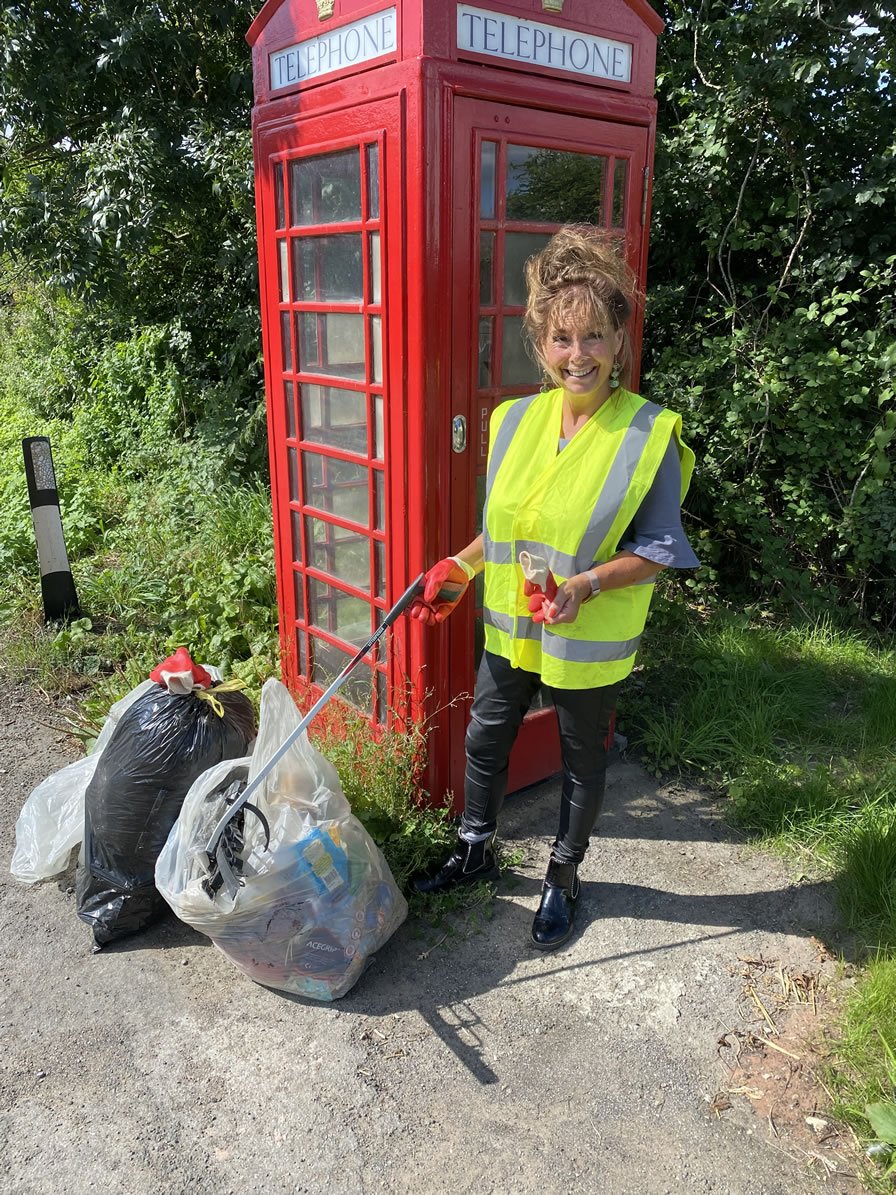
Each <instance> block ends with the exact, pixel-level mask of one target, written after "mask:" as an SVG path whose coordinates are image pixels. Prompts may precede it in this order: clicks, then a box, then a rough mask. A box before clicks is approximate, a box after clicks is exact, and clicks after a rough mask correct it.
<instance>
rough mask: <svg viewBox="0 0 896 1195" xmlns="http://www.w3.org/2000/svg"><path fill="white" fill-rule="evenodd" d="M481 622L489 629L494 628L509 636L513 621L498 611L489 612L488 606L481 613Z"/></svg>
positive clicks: (507, 615)
mask: <svg viewBox="0 0 896 1195" xmlns="http://www.w3.org/2000/svg"><path fill="white" fill-rule="evenodd" d="M482 621H483V622H484V623H485V624H486V626H489V627H495V628H496V629H497V630H499V631H503V632H504V634H505V635H509V634H510V633H511V631H512V630H513V620H512V619H511V617H510V615H509V614H502V613H501V612H500V611H499V610H490V609H489V608H488V606H486V607H485V609H484V610H483V611H482Z"/></svg>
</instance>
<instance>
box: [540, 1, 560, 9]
mask: <svg viewBox="0 0 896 1195" xmlns="http://www.w3.org/2000/svg"><path fill="white" fill-rule="evenodd" d="M541 7H542V8H543V9H544V11H545V12H563V0H541Z"/></svg>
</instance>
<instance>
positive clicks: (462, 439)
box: [451, 415, 467, 452]
mask: <svg viewBox="0 0 896 1195" xmlns="http://www.w3.org/2000/svg"><path fill="white" fill-rule="evenodd" d="M451 447H452V449H453V450H454V451H455V452H463V451H464V450H465V449H466V447H467V421H466V419H465V418H464V417H463V415H455V416H454V418H453V419H452V421H451Z"/></svg>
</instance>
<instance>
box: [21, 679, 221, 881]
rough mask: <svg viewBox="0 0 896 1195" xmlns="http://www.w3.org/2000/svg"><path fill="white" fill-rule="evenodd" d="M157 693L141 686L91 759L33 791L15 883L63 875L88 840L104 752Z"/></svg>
mask: <svg viewBox="0 0 896 1195" xmlns="http://www.w3.org/2000/svg"><path fill="white" fill-rule="evenodd" d="M213 671H214V670H213ZM217 679H220V674H217ZM153 687H154V686H153V682H152V681H151V680H145V681H142V682H141V683H140V684H139V685H138V686H137V687H136V689H132V690H131V691H130V693H127V694H125V696H124V697H122V698H121V700H120V701H116V702H115V704H114V705H113V706H111V708H110V709H109V713H108V714H107V716H106V721H105V722H104V723H103V729H102V730H101V731H100V734H99V738H97V740H96V742H95V743H94V744H93V747H92V748H91V750H90V753H89V754H88V755H85V756H83V757H82V758H81V759H76V760H75V762H74V763H70V764H68V765H67V766H66V767H64V768H60V769H59V771H58V772H54V773H53V775H52V776H48V777H47V778H46V780H42V781H41V783H40V784H39V785H38V786H37V788H35V789H34V790H33V791H32V793H31V795H30V796H29V797H28V800H27V801H26V802H25V804H24V805H23V806H22V811H21V813H20V814H19V817H18V820H17V821H16V849H15V851H14V852H13V856H12V865H11V866H10V871H11V872H12V874H13V875H14V876H15V878H16V879H17V880H21V881H22V883H23V884H37V883H38V882H39V881H40V880H49V879H51V878H52V877H53V876H54V875H58V874H59V873H60V872H61V871H65V869H66V867H67V866H68V861H69V856H70V855H71V853H72V850H73V849H74V848H75V847H76V846H78V845H79V844H80V842H81V840H82V839H83V837H84V794H85V793H86V792H87V788H88V786H89V784H90V782H91V780H92V779H93V774H94V772H95V771H96V767H97V764H98V763H99V761H100V755H101V754H102V752H103V748H104V747H105V746H106V744H107V743H108V742H109V739H111V737H112V734H113V732H114V730H115V728H116V726H117V725H118V723H119V721H120V720H121V717H122V715H123V714H124V713H126V712H127V710H128V709H130V707H131V706H132V705H133V704H134V702H135V701H138V700H139V699H140V698H141V697H142V696H143V695H144V693H147V692H148V691H149V690H150V689H152V688H153Z"/></svg>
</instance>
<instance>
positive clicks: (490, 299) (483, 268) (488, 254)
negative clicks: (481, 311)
mask: <svg viewBox="0 0 896 1195" xmlns="http://www.w3.org/2000/svg"><path fill="white" fill-rule="evenodd" d="M494 301H495V234H494V233H493V232H481V233H480V234H479V302H480V304H481V305H482V306H483V307H491V305H492V303H494Z"/></svg>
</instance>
